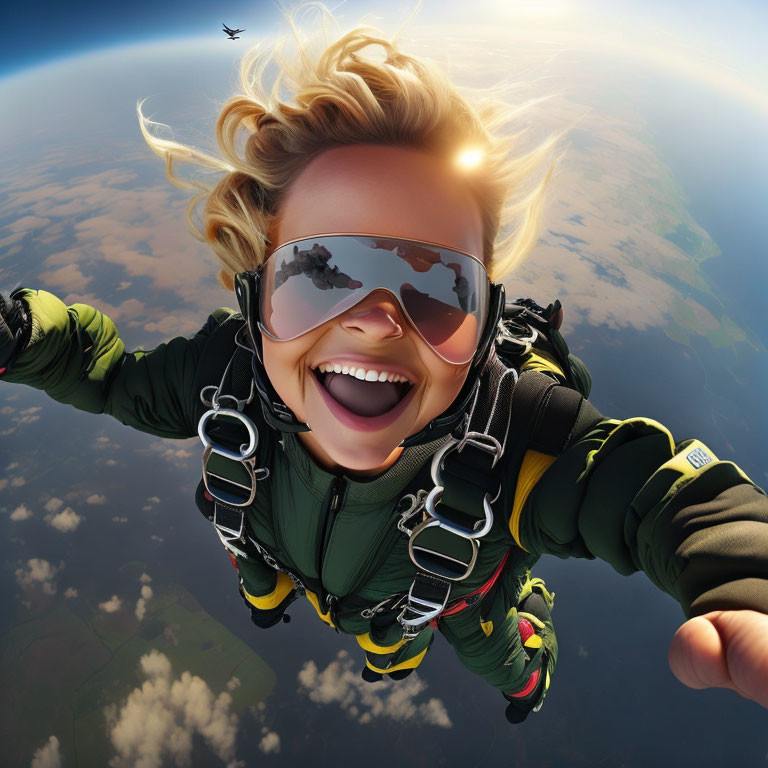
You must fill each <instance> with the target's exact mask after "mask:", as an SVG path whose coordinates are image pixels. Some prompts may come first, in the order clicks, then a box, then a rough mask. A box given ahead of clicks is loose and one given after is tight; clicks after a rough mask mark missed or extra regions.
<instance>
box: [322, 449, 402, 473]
mask: <svg viewBox="0 0 768 768" xmlns="http://www.w3.org/2000/svg"><path fill="white" fill-rule="evenodd" d="M398 445H399V443H396V444H395V445H391V446H383V445H381V443H379V444H378V445H372V446H364V445H360V443H357V444H351V443H346V444H345V445H344V446H343V447H342V446H334V445H328V446H327V447H326V449H325V450H326V452H327V453H328V456H329V457H330V458H331V459H332V460H333V461H334V462H336V463H337V464H338V465H339V466H341V467H344V468H345V469H349V470H352V471H354V472H375V471H377V470H379V468H380V467H381V466H382V465H383V464H385V463H386V462H387V460H388V459H389V458H390V457H391V456H392V453H393V451H394V450H395V449H396V448H397V447H398ZM392 463H394V462H390V464H389V466H391V465H392ZM385 469H386V468H385ZM380 471H382V472H383V471H384V469H381V470H380Z"/></svg>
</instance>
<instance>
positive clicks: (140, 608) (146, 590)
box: [136, 574, 154, 621]
mask: <svg viewBox="0 0 768 768" xmlns="http://www.w3.org/2000/svg"><path fill="white" fill-rule="evenodd" d="M142 575H146V574H142ZM153 594H154V593H153V592H152V587H150V586H148V585H147V584H144V585H143V586H142V587H141V597H140V598H139V599H138V600H137V601H136V618H137V619H138V620H139V621H144V616H145V615H146V613H147V600H150V599H151V598H152V595H153Z"/></svg>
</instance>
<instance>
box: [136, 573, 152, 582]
mask: <svg viewBox="0 0 768 768" xmlns="http://www.w3.org/2000/svg"><path fill="white" fill-rule="evenodd" d="M139 581H140V582H141V583H142V584H149V583H150V582H151V581H152V577H151V576H150V575H149V574H148V573H142V574H141V576H139Z"/></svg>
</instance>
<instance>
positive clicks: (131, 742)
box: [105, 649, 238, 768]
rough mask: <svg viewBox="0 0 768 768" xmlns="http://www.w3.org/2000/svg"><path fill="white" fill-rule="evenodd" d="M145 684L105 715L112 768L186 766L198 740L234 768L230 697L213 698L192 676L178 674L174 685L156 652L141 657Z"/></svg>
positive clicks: (168, 668)
mask: <svg viewBox="0 0 768 768" xmlns="http://www.w3.org/2000/svg"><path fill="white" fill-rule="evenodd" d="M139 666H140V669H141V672H142V674H143V676H144V677H145V678H146V679H145V681H144V683H143V684H142V686H141V687H140V688H135V689H134V690H133V691H132V692H131V693H130V694H129V696H128V698H127V699H126V701H125V703H124V704H123V705H122V706H121V707H120V711H119V714H118V712H117V708H116V707H114V706H113V707H112V708H108V709H107V710H106V711H105V715H106V717H107V725H108V730H109V736H110V739H111V741H112V745H113V747H114V748H115V750H116V753H117V754H116V755H115V757H114V758H113V759H112V760H111V761H110V763H109V764H110V766H112V768H136V767H137V766H140V767H141V768H160V766H162V765H170V764H174V765H182V766H183V765H189V764H190V761H191V756H192V744H193V737H194V736H195V735H199V736H202V738H203V739H204V741H205V743H206V744H207V745H208V747H209V748H210V749H211V751H212V752H213V753H214V754H215V755H216V756H217V757H218V758H219V759H220V760H221V761H222V762H224V763H226V764H227V765H228V766H231V767H232V768H234V766H236V765H238V763H237V762H236V761H235V739H236V736H237V725H238V717H237V715H236V714H234V713H231V712H230V711H229V710H230V707H231V705H232V697H231V696H230V695H229V694H228V693H226V692H222V693H220V694H219V695H218V696H214V694H213V691H211V689H210V687H209V686H208V684H207V683H206V682H205V680H203V679H202V678H200V677H198V676H197V675H192V674H191V673H190V672H182V673H181V675H180V676H179V677H178V678H176V679H173V673H172V668H171V662H170V661H169V659H168V657H167V656H165V655H164V654H162V653H160V652H159V651H157V650H154V649H153V650H151V651H150V652H149V653H148V654H146V655H144V656H142V657H141V660H140V662H139Z"/></svg>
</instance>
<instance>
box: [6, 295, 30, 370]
mask: <svg viewBox="0 0 768 768" xmlns="http://www.w3.org/2000/svg"><path fill="white" fill-rule="evenodd" d="M31 330H32V321H31V318H30V316H29V312H27V309H26V307H25V305H24V304H23V302H21V301H20V300H19V299H5V298H4V297H3V295H2V294H1V293H0V373H2V372H3V370H4V369H5V368H7V367H8V366H9V365H10V364H11V362H13V360H14V359H15V357H16V356H17V355H18V354H19V353H20V352H21V351H22V350H23V349H24V347H25V345H26V343H27V341H28V340H29V335H30V332H31Z"/></svg>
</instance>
